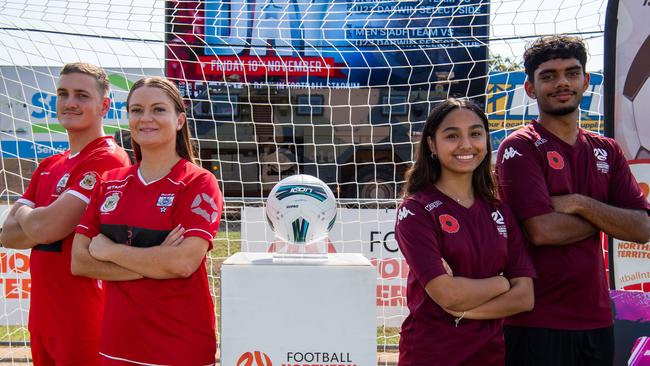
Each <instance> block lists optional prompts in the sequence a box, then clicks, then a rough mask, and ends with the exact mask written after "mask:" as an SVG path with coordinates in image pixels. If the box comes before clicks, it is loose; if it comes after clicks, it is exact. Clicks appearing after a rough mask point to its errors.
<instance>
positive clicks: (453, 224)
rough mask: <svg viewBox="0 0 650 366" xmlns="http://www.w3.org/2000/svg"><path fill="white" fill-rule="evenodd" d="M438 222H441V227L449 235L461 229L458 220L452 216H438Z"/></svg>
mask: <svg viewBox="0 0 650 366" xmlns="http://www.w3.org/2000/svg"><path fill="white" fill-rule="evenodd" d="M438 221H440V227H442V230H444V231H446V232H448V233H449V234H454V233H457V232H458V229H460V225H459V224H458V220H456V218H455V217H453V216H451V215H440V216H438Z"/></svg>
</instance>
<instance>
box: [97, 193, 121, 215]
mask: <svg viewBox="0 0 650 366" xmlns="http://www.w3.org/2000/svg"><path fill="white" fill-rule="evenodd" d="M119 200H120V194H119V193H118V192H113V193H112V194H111V195H110V196H108V197H106V199H105V200H104V203H102V207H100V208H99V210H100V211H101V212H104V213H106V212H111V211H113V210H115V208H116V207H117V202H118V201H119Z"/></svg>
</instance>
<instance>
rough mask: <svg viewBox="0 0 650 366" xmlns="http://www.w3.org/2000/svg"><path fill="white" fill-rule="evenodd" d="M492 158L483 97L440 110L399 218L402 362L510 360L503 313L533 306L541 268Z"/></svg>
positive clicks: (431, 120) (403, 365)
mask: <svg viewBox="0 0 650 366" xmlns="http://www.w3.org/2000/svg"><path fill="white" fill-rule="evenodd" d="M490 160H491V147H490V139H489V133H488V120H487V117H486V116H485V113H483V111H482V110H481V109H480V108H479V107H478V106H477V105H476V104H474V103H472V102H470V101H466V100H454V99H449V100H446V101H444V102H442V103H440V104H439V105H438V106H436V107H435V108H434V109H433V111H432V112H431V114H430V115H429V117H428V119H427V121H426V124H425V126H424V128H423V131H422V138H421V140H420V145H419V147H418V154H417V157H416V160H415V163H414V165H413V167H412V168H411V169H410V170H409V171H408V173H407V178H406V184H405V187H404V196H405V198H404V200H403V202H402V203H401V205H400V207H399V209H398V213H397V223H396V225H395V235H396V239H397V243H398V244H399V247H400V250H401V251H402V253H403V255H404V258H405V259H406V262H407V263H408V265H409V268H410V271H409V276H408V283H407V304H408V308H409V311H410V313H409V315H408V317H407V318H406V320H405V321H404V323H403V324H402V331H401V338H400V360H399V365H400V366H414V365H422V366H431V365H445V366H453V365H503V363H504V353H505V346H504V341H503V333H502V320H501V319H502V318H504V317H506V316H509V315H512V314H516V313H519V312H522V311H528V310H530V309H532V307H533V302H534V300H533V281H532V277H533V276H534V275H535V274H534V270H533V268H532V264H531V262H530V259H529V257H528V253H527V251H526V248H525V243H524V238H523V236H522V234H521V232H520V230H519V228H518V226H517V222H516V221H515V220H514V218H513V216H512V214H511V213H510V210H509V209H508V208H507V207H506V206H504V205H503V204H502V203H500V202H499V201H498V200H497V198H496V194H495V191H496V190H495V186H494V182H493V180H492V174H491V170H490Z"/></svg>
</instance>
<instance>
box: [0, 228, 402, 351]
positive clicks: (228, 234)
mask: <svg viewBox="0 0 650 366" xmlns="http://www.w3.org/2000/svg"><path fill="white" fill-rule="evenodd" d="M240 250H241V233H240V232H238V231H225V230H224V231H222V232H219V233H218V234H217V237H216V238H215V239H214V241H213V249H212V251H210V253H208V258H209V260H208V262H207V265H208V281H209V283H210V288H211V289H212V291H213V293H214V295H215V296H216V297H217V298H216V299H215V304H214V305H215V309H214V310H215V313H216V314H217V316H218V317H219V315H220V308H219V306H220V304H219V296H220V290H221V263H223V261H224V260H225V259H226V258H228V257H229V256H231V255H233V254H235V253H237V252H239V251H240ZM219 320H220V319H219ZM217 331H219V325H218V324H217ZM25 341H29V332H28V331H27V328H26V327H22V326H4V327H0V342H17V344H20V343H22V342H25ZM398 343H399V328H389V327H383V326H380V327H377V346H380V347H381V346H383V345H397V344H398Z"/></svg>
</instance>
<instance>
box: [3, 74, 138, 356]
mask: <svg viewBox="0 0 650 366" xmlns="http://www.w3.org/2000/svg"><path fill="white" fill-rule="evenodd" d="M56 95H57V100H56V110H57V115H58V120H59V123H60V124H61V125H62V126H63V127H64V128H65V129H66V131H67V133H68V139H69V142H70V150H68V151H66V152H64V153H61V154H57V155H53V156H51V157H48V158H47V159H45V160H43V161H42V162H41V163H40V164H39V166H38V168H37V169H36V171H34V173H33V174H32V179H31V181H30V183H29V186H28V187H27V190H26V191H25V194H23V196H22V197H21V198H20V199H19V200H18V201H17V202H16V204H15V205H14V206H13V207H12V209H11V210H10V213H9V215H8V217H7V219H6V220H5V222H4V225H3V230H2V233H1V234H0V241H1V242H2V245H3V246H5V247H8V248H14V249H29V248H31V249H32V253H31V260H30V262H31V277H32V289H31V303H30V312H29V331H30V335H31V336H30V341H31V348H32V358H33V361H34V365H36V366H42V365H56V366H60V365H61V366H63V365H70V366H72V365H84V366H85V365H98V364H99V355H98V345H99V327H100V322H101V319H102V314H103V310H104V294H103V290H102V289H101V287H100V284H99V283H98V282H97V281H95V280H91V279H89V278H86V277H79V276H73V275H72V274H71V272H70V260H71V246H72V238H73V232H74V229H75V227H76V225H77V224H78V223H79V220H80V219H81V216H82V214H83V213H84V211H85V209H86V205H87V204H88V202H89V201H90V196H91V193H92V191H93V189H94V188H95V185H96V183H97V181H98V180H99V178H100V177H101V175H102V174H103V173H104V172H105V171H108V170H111V169H114V168H118V167H123V166H128V165H130V163H129V159H128V155H127V154H126V153H125V152H124V150H122V148H120V147H118V146H117V144H116V143H115V140H113V138H112V137H106V136H104V132H103V126H102V118H103V117H104V115H106V113H107V112H108V110H109V108H110V99H109V97H108V96H109V82H108V77H107V75H106V73H105V72H104V71H103V70H102V69H100V68H99V67H97V66H94V65H90V64H86V63H71V64H67V65H65V66H64V67H63V69H62V70H61V74H60V78H59V82H58V85H57V91H56Z"/></svg>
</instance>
